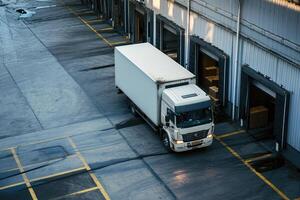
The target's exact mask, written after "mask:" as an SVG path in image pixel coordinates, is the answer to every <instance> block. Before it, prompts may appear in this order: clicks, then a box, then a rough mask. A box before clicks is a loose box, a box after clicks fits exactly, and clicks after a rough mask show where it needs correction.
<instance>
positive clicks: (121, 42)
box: [111, 40, 129, 46]
mask: <svg viewBox="0 0 300 200" xmlns="http://www.w3.org/2000/svg"><path fill="white" fill-rule="evenodd" d="M128 42H129V41H126V40H125V41H120V42H111V44H112V45H113V46H115V45H119V44H127V43H128Z"/></svg>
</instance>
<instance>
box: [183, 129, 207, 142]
mask: <svg viewBox="0 0 300 200" xmlns="http://www.w3.org/2000/svg"><path fill="white" fill-rule="evenodd" d="M207 134H208V130H204V131H198V132H193V133H188V134H185V135H182V138H183V141H184V142H191V141H194V140H201V139H203V138H206V137H207Z"/></svg>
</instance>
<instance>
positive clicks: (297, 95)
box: [277, 60, 300, 151]
mask: <svg viewBox="0 0 300 200" xmlns="http://www.w3.org/2000/svg"><path fill="white" fill-rule="evenodd" d="M277 83H278V84H279V85H283V87H284V88H285V89H287V90H288V91H290V109H289V122H288V136H287V140H288V144H290V145H291V146H292V147H294V148H295V149H297V150H298V151H300V132H299V130H300V105H299V102H300V69H299V68H295V67H294V66H292V65H290V64H289V63H287V62H285V61H282V60H279V61H278V73H277Z"/></svg>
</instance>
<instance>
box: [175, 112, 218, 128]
mask: <svg viewBox="0 0 300 200" xmlns="http://www.w3.org/2000/svg"><path fill="white" fill-rule="evenodd" d="M210 122H212V111H211V108H210V107H208V108H203V109H199V110H193V111H188V112H183V113H178V114H176V125H177V127H178V128H188V127H192V126H199V125H202V124H207V123H210Z"/></svg>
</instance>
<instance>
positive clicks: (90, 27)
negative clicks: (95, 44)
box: [67, 6, 113, 47]
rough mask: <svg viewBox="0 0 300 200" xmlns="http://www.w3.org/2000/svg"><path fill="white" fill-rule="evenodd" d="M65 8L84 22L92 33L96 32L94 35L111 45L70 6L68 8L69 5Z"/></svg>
mask: <svg viewBox="0 0 300 200" xmlns="http://www.w3.org/2000/svg"><path fill="white" fill-rule="evenodd" d="M67 8H68V9H69V10H70V12H72V13H73V14H74V15H75V16H77V18H78V19H80V21H81V22H82V23H84V24H85V25H86V26H87V27H88V28H89V29H91V30H92V31H93V32H94V33H96V35H97V36H98V37H99V38H100V39H102V40H103V41H104V42H105V43H106V44H108V46H110V47H112V46H113V45H112V44H111V43H110V42H109V41H108V40H107V39H105V38H104V37H103V36H102V35H101V34H100V33H98V32H97V31H96V30H95V29H94V28H93V27H92V26H91V25H89V23H88V22H87V21H86V20H84V19H83V18H82V17H80V16H79V15H78V14H77V13H76V12H75V11H74V10H73V9H72V8H70V7H69V6H68V7H67Z"/></svg>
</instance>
